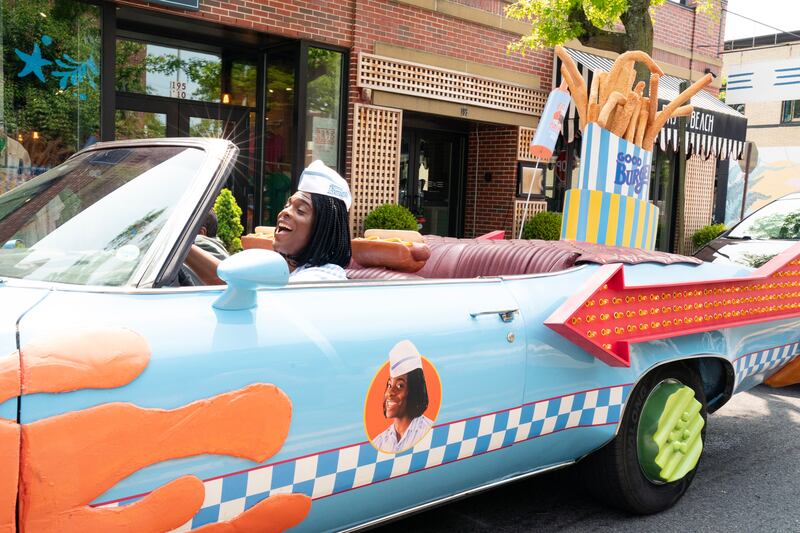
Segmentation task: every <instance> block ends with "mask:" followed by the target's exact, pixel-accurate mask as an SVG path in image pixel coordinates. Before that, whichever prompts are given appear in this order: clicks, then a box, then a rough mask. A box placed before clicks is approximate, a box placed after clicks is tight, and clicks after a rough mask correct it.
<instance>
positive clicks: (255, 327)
mask: <svg viewBox="0 0 800 533" xmlns="http://www.w3.org/2000/svg"><path fill="white" fill-rule="evenodd" d="M221 292H222V291H221V290H220V289H209V288H205V289H160V290H159V289H150V290H129V289H119V290H116V289H91V288H90V289H89V290H80V291H78V290H57V291H53V292H52V293H51V294H50V296H49V297H48V298H47V299H46V300H45V301H43V302H42V303H40V304H39V305H38V306H37V307H36V308H34V309H33V310H31V311H30V312H29V313H27V314H26V315H25V317H24V318H23V319H22V321H21V322H20V325H19V335H20V344H21V346H22V357H23V361H25V360H26V357H27V358H29V360H30V361H31V364H35V363H37V362H38V363H41V364H43V365H44V366H45V367H46V366H47V365H51V367H52V368H50V370H49V374H47V376H48V378H49V379H51V382H50V383H52V386H49V387H45V389H44V390H47V391H50V392H47V393H41V394H31V395H26V396H24V397H23V398H22V403H21V410H20V418H21V422H22V424H23V427H24V428H25V429H24V431H26V432H27V434H28V440H27V443H28V444H27V447H26V449H25V452H24V455H25V457H24V458H23V461H22V464H23V470H22V476H23V478H25V479H26V480H30V482H29V483H28V484H27V485H26V494H27V496H26V498H27V499H25V501H22V502H21V515H20V516H21V519H22V526H23V527H27V528H28V529H29V530H34V529H35V530H43V531H46V530H49V529H58V527H59V524H58V523H54V522H53V520H59V519H60V518H59V517H63V516H65V513H66V514H69V515H70V516H78V517H81V518H80V520H86V521H85V522H74V523H75V524H81V525H82V527H90V526H91V525H93V524H96V523H95V522H92V520H95V519H98V518H97V517H96V516H88V515H90V514H91V513H88V514H87V517H83V515H82V514H81V513H85V512H86V509H85V505H86V503H89V502H91V505H92V506H97V507H98V509H96V510H95V511H96V512H99V513H101V514H102V512H103V511H102V509H107V508H108V507H119V506H130V507H129V508H128V509H125V511H126V512H127V514H126V513H125V512H122V513H119V512H117V513H116V514H114V516H108V517H105V518H102V520H109V522H103V523H104V524H105V526H106V527H110V525H111V524H115V525H118V521H123V522H125V521H130V520H138V519H140V518H141V517H142V516H145V515H146V516H148V517H149V520H151V521H153V520H155V523H151V524H150V525H151V527H152V528H153V530H159V529H172V528H180V529H182V530H186V529H190V528H194V527H198V526H201V525H203V524H207V523H211V522H216V521H224V520H230V519H235V518H236V517H237V516H240V518H241V517H245V515H244V514H242V513H243V512H244V511H246V510H247V511H248V512H249V513H251V517H252V516H255V517H261V518H259V520H261V519H263V520H271V519H274V518H275V513H276V512H277V511H275V509H276V506H278V507H281V506H286V509H289V510H286V509H284V511H285V512H283V514H282V515H281V516H284V515H287V516H291V517H294V519H295V522H299V523H300V526H299V529H298V530H308V531H319V530H327V529H342V528H345V527H347V526H350V525H354V524H357V523H363V522H365V521H368V520H372V519H377V518H379V517H381V516H385V515H388V514H391V513H393V512H396V511H400V510H403V509H408V508H412V507H414V506H417V505H420V504H423V503H425V502H428V501H432V500H434V499H438V498H442V497H446V496H450V495H454V494H457V493H459V492H462V491H464V490H466V489H469V488H472V487H476V486H479V485H483V484H486V483H488V482H491V481H494V480H498V479H501V478H503V477H507V476H509V475H511V474H513V473H516V472H518V471H520V470H521V469H532V468H534V467H535V466H536V465H535V461H534V460H531V458H528V459H527V463H526V464H525V465H524V466H520V465H521V463H520V461H519V459H518V458H514V457H513V454H512V449H511V444H512V443H513V442H514V439H515V437H516V435H517V427H518V425H519V424H518V422H519V414H520V413H519V411H520V405H521V403H522V395H523V385H524V363H525V347H524V346H525V341H524V327H523V318H522V317H521V316H520V314H519V313H518V312H517V309H518V305H517V303H516V301H515V299H514V298H513V297H512V296H511V294H510V293H509V291H508V290H507V289H506V287H505V286H504V283H503V282H502V281H501V280H500V279H483V280H461V281H441V282H436V281H422V282H405V281H404V282H371V283H360V282H346V283H328V284H317V285H313V284H312V285H308V286H287V287H284V288H279V289H271V290H261V291H259V292H258V295H257V306H256V307H255V308H253V309H247V310H220V309H216V308H215V307H213V306H212V304H213V303H214V302H215V300H216V299H217V298H218V297H219V296H220V294H221ZM409 345H412V346H413V349H414V350H416V354H412V359H414V358H415V357H417V356H419V360H420V361H421V362H422V370H423V377H424V380H425V382H426V386H427V391H428V406H427V409H426V410H425V411H424V416H425V418H427V419H428V420H429V421H430V424H429V425H432V426H433V428H432V429H430V430H428V428H427V427H426V426H425V425H424V424H423V426H422V430H419V428H417V429H418V435H417V437H416V438H415V439H414V441H413V442H407V443H406V444H407V445H410V446H411V447H410V448H408V449H405V450H398V451H397V452H394V451H386V450H383V451H379V450H378V449H376V448H375V447H374V446H373V444H372V443H371V442H370V440H372V439H374V438H375V435H376V433H378V432H383V431H385V430H387V429H389V426H390V425H392V423H393V421H394V419H387V418H385V416H384V407H385V406H386V405H387V404H385V403H384V391H385V389H386V380H387V378H388V376H389V374H390V373H391V370H390V367H391V366H392V365H394V364H395V363H396V362H397V359H395V360H392V361H390V353H391V352H393V350H394V352H395V354H396V353H398V350H399V351H400V352H402V349H400V348H398V346H401V348H402V347H405V348H403V349H410V348H408V347H409ZM43 354H49V356H47V357H43ZM404 354H405V355H408V354H407V353H406V352H403V353H400V356H403V355H404ZM401 358H402V357H401ZM53 365H55V366H53ZM401 366H402V365H401ZM77 367H79V372H75V370H76V368H77ZM42 375H45V374H42ZM56 377H60V378H61V379H56ZM409 435H410V433H409ZM409 474H411V475H409ZM186 476H194V477H195V478H196V479H194V478H190V477H186ZM179 478H181V479H179ZM75 479H79V480H80V483H77V484H76V483H75V481H74V480H75ZM197 480H202V484H200V485H198V483H199V481H197ZM289 493H294V494H296V495H301V496H298V497H295V498H294V499H293V500H290V499H288V498H287V496H286V494H289ZM302 495H306V496H302ZM298 498H299V499H305V500H303V501H300V500H298ZM270 502H272V503H270ZM304 502H305V503H304ZM259 503H260V504H261V505H259ZM273 504H274V505H273ZM306 504H310V511H308V514H307V515H306V514H304V511H303V505H306ZM153 509H160V511H158V512H154V511H153ZM306 510H307V509H306ZM259 513H262V514H259ZM245 514H246V513H245ZM292 523H294V522H291V521H290V522H288V523H287V525H291V524H292ZM62 525H63V524H62ZM143 530H144V529H143Z"/></svg>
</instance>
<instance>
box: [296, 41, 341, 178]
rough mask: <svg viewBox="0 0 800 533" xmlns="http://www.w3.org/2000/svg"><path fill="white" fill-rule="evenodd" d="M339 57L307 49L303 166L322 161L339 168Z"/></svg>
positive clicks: (329, 52) (319, 49) (319, 50)
mask: <svg viewBox="0 0 800 533" xmlns="http://www.w3.org/2000/svg"><path fill="white" fill-rule="evenodd" d="M341 83H342V54H341V53H340V52H336V51H334V50H324V49H322V48H313V47H311V48H309V49H308V88H307V93H306V94H307V98H306V106H307V108H306V109H307V118H306V143H307V149H306V157H305V159H306V160H305V164H306V165H308V164H309V163H311V161H314V160H316V159H321V160H322V161H323V162H324V163H325V164H326V165H328V166H329V167H331V168H336V169H339V170H340V171H341V170H342V169H340V168H339V142H340V140H339V133H340V132H339V116H340V107H341Z"/></svg>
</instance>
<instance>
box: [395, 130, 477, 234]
mask: <svg viewBox="0 0 800 533" xmlns="http://www.w3.org/2000/svg"><path fill="white" fill-rule="evenodd" d="M465 148H466V137H465V136H464V135H461V134H454V133H446V132H439V131H431V130H421V129H412V128H407V129H404V131H403V138H402V143H401V154H400V161H401V162H400V191H399V192H400V194H399V197H400V204H401V205H404V206H406V207H407V208H409V209H410V210H411V212H412V213H414V215H415V216H416V217H417V220H418V222H419V224H421V226H422V227H421V229H420V231H421V232H422V233H425V234H432V235H445V236H458V235H460V234H461V231H462V221H463V214H462V210H461V198H462V196H463V174H464V170H465V164H464V154H465Z"/></svg>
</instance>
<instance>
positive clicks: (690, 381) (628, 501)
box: [580, 363, 708, 514]
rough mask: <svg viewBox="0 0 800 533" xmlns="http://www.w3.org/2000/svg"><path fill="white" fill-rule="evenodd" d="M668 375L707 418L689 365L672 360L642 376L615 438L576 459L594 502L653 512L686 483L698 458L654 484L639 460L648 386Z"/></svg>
mask: <svg viewBox="0 0 800 533" xmlns="http://www.w3.org/2000/svg"><path fill="white" fill-rule="evenodd" d="M669 379H672V380H677V381H679V382H681V383H683V384H684V385H687V386H689V387H691V388H692V389H694V392H695V398H696V399H697V400H698V401H699V402H700V404H701V405H702V409H701V411H700V413H701V414H702V416H703V420H707V419H708V412H707V409H706V399H705V395H704V394H703V387H702V382H701V380H700V376H699V375H698V373H697V372H695V371H694V370H693V369H692V368H690V367H689V366H687V365H684V364H681V363H676V364H672V365H665V366H661V367H658V368H656V369H654V370H653V371H652V372H650V373H649V374H647V375H646V376H645V377H644V378H643V379H642V380H641V381H640V382H639V384H638V385H637V386H636V388H635V389H634V391H633V393H632V394H631V396H630V398H628V401H627V404H626V407H625V413H624V415H623V417H622V425H621V427H620V429H619V433H618V434H617V436H616V438H615V439H614V440H613V441H611V442H609V443H608V444H607V445H606V446H604V447H603V448H601V449H599V450H597V451H596V452H594V453H593V454H591V455H590V456H588V457H586V458H585V459H584V460H583V461H581V462H580V470H581V476H582V478H583V480H584V482H585V484H586V488H587V490H588V491H589V492H590V493H591V494H592V495H593V496H594V497H595V498H597V499H598V500H600V501H602V502H604V503H607V504H608V505H611V506H613V507H617V508H619V509H622V510H624V511H627V512H630V513H634V514H651V513H657V512H659V511H663V510H665V509H668V508H670V507H672V506H673V505H674V504H675V503H676V502H677V501H678V500H679V499H680V498H681V496H683V493H685V492H686V490H687V489H688V488H689V485H690V484H691V483H692V479H693V478H694V475H695V473H696V472H697V468H698V467H699V462H698V464H697V466H695V468H694V469H693V470H691V471H690V472H689V473H687V474H686V475H685V476H684V477H683V478H682V479H680V480H678V481H675V482H672V483H654V482H653V481H651V480H650V479H648V478H647V477H646V476H645V474H644V472H643V470H642V467H641V466H640V464H639V458H638V453H639V452H638V447H637V432H638V427H639V417H640V415H641V413H642V408H643V406H644V404H645V401H646V400H647V398H648V397H649V396H650V393H651V392H652V390H653V389H654V388H655V387H656V386H657V385H658V384H659V383H661V382H662V381H664V380H669ZM705 438H706V426H705V425H703V429H702V439H703V442H705ZM701 457H702V455H701Z"/></svg>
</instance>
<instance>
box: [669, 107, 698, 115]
mask: <svg viewBox="0 0 800 533" xmlns="http://www.w3.org/2000/svg"><path fill="white" fill-rule="evenodd" d="M693 112H694V107H693V106H690V105H682V106H680V107H679V108H678V109H676V110H675V112H674V113H672V117H689V116H691V115H692V113H693ZM672 117H670V118H672Z"/></svg>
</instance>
